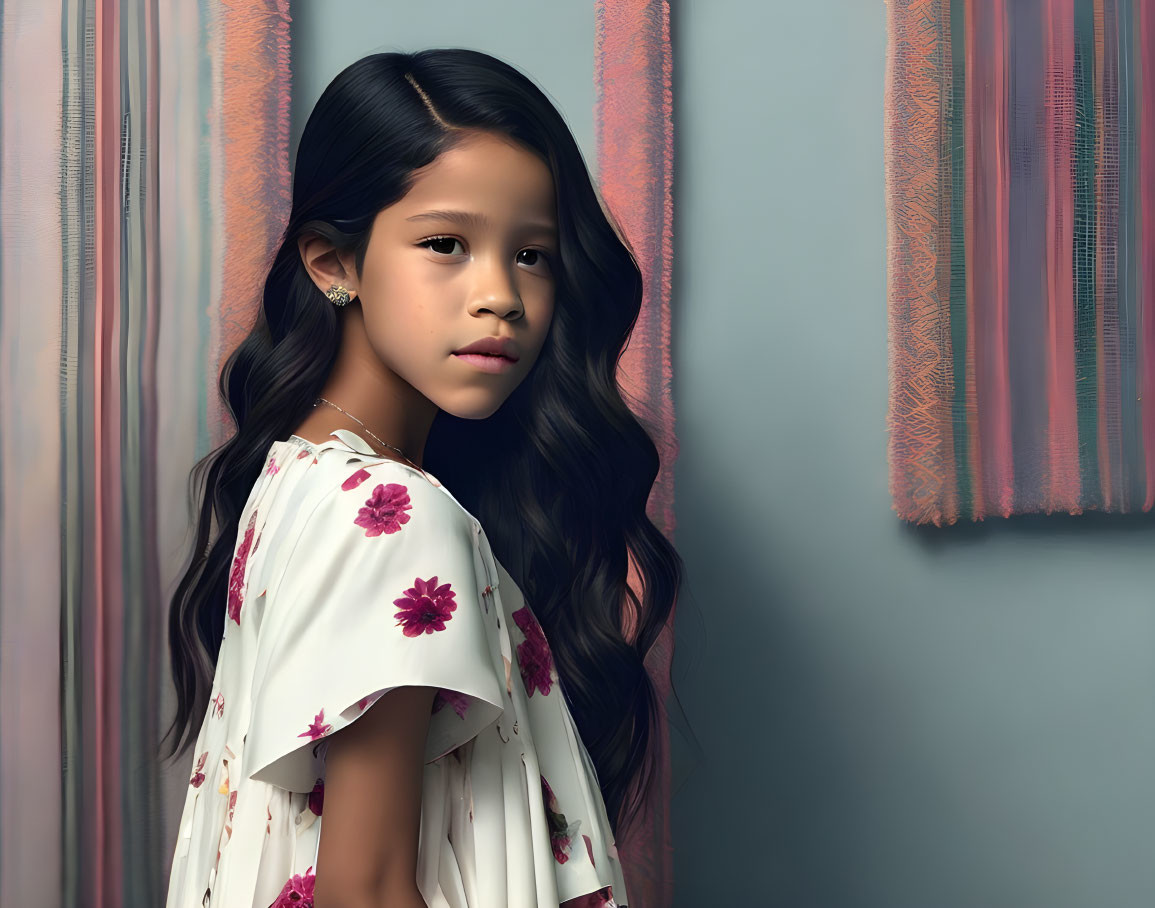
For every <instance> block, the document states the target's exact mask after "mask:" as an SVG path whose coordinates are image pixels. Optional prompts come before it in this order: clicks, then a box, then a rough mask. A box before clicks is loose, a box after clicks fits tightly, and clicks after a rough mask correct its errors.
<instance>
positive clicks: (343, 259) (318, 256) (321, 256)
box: [297, 233, 357, 296]
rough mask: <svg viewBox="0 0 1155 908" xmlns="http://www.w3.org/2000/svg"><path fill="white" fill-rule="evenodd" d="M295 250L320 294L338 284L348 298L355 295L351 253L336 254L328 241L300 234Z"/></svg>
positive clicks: (318, 236)
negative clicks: (344, 290)
mask: <svg viewBox="0 0 1155 908" xmlns="http://www.w3.org/2000/svg"><path fill="white" fill-rule="evenodd" d="M297 249H298V251H299V252H300V254H301V262H302V263H303V264H304V266H305V270H306V271H307V272H308V274H309V277H311V278H312V279H313V283H314V284H316V285H317V286H318V287H319V288H321V292H322V293H327V292H328V290H329V288H330V287H332V286H333V285H334V284H340V285H341V286H342V287H344V288H345V289H346V290H348V291H349V294H350V296H356V295H357V274H356V272H355V271H354V270H353V260H354V256H353V253H352V252H351V251H350V252H347V253H344V254H342V253H340V252H338V251H337V249H336V248H335V247H334V246H333V244H332V243H331V242H329V240H327V239H325V238H324V237H323V236H321V235H320V234H316V233H304V234H302V235H301V237H300V238H299V239H298V240H297Z"/></svg>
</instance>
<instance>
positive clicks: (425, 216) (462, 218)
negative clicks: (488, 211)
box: [405, 208, 557, 236]
mask: <svg viewBox="0 0 1155 908" xmlns="http://www.w3.org/2000/svg"><path fill="white" fill-rule="evenodd" d="M405 220H407V221H425V220H429V221H454V222H456V223H458V224H463V225H465V226H466V227H477V228H481V227H488V226H490V225H491V223H492V222H491V221H490V219H489V216H488V215H485V214H482V213H481V212H476V211H457V210H454V209H447V208H435V209H433V210H431V211H423V212H421V213H420V214H413V215H410V216H409V217H407V218H406V219H405ZM524 226H526V227H532V228H534V229H536V230H540V231H543V232H544V233H548V234H550V235H551V236H552V235H556V234H557V227H556V226H555V225H554V224H553V223H552V222H549V221H525V222H524Z"/></svg>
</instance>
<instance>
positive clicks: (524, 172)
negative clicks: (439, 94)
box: [356, 133, 558, 419]
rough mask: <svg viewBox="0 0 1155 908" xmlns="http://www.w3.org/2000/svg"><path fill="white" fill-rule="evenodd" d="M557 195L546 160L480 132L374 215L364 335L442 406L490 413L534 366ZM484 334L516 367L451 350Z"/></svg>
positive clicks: (551, 275)
mask: <svg viewBox="0 0 1155 908" xmlns="http://www.w3.org/2000/svg"><path fill="white" fill-rule="evenodd" d="M554 199H555V196H554V185H553V177H552V175H551V173H550V170H549V167H548V166H547V165H546V164H545V163H544V162H543V161H542V160H541V159H540V158H538V157H537V156H536V155H534V154H532V153H531V152H529V151H527V150H525V149H524V148H522V147H520V146H518V145H515V144H512V143H511V142H510V141H507V140H506V139H504V138H503V137H501V136H497V135H494V134H491V133H474V134H471V135H469V136H468V137H467V138H466V139H465V140H464V141H463V142H461V143H460V144H459V145H458V146H456V147H455V148H452V149H450V150H449V151H446V152H444V153H443V154H441V155H440V156H439V157H438V158H437V159H436V160H435V161H433V163H431V164H430V165H428V166H427V167H425V168H423V169H422V170H420V171H418V172H417V176H416V179H415V182H414V184H413V187H412V188H411V189H410V190H409V192H408V193H406V195H405V196H404V197H403V198H401V199H400V200H399V201H397V202H396V203H394V204H393V205H390V206H389V207H388V208H385V209H383V210H382V211H381V212H379V213H378V215H377V217H376V219H375V220H374V222H373V229H372V233H371V235H370V241H369V247H368V250H367V252H366V256H365V262H364V266H363V268H362V273H361V276H360V280H359V281H357V287H356V289H357V296H358V297H359V299H360V303H361V308H362V311H363V313H364V323H365V335H366V337H367V340H368V343H369V345H370V346H371V347H372V349H373V351H374V352H375V353H376V355H377V357H378V358H379V359H380V360H381V362H382V364H384V365H385V366H386V368H387V369H388V370H391V371H392V372H393V373H395V375H396V376H397V377H399V378H400V379H402V380H403V381H404V382H406V383H408V384H409V385H410V386H411V387H412V388H414V389H415V390H417V391H418V392H419V393H420V394H421V395H423V396H424V397H425V398H426V399H428V400H429V401H431V402H432V403H433V404H435V405H436V406H437V407H438V408H440V409H442V410H445V411H447V412H449V413H451V414H453V415H454V416H459V417H463V418H467V419H482V418H485V417H487V416H489V415H491V414H492V413H493V412H494V411H496V410H497V409H498V408H499V407H500V406H501V404H502V403H503V402H504V401H505V399H506V398H507V397H509V395H510V394H511V393H512V392H513V390H514V389H515V388H516V387H517V386H518V385H519V384H520V383H521V381H522V380H523V379H524V378H525V376H526V375H527V374H528V373H529V370H530V368H531V367H532V366H533V364H534V363H535V362H536V361H537V357H538V354H539V353H540V351H541V348H542V345H543V344H544V343H545V339H546V335H547V334H548V332H549V326H550V322H551V321H552V319H553V308H554V287H555V272H554V268H555V267H556V262H557V259H558V243H557V219H556V206H555V200H554ZM484 338H501V339H503V340H505V341H508V342H511V344H512V351H511V352H512V353H513V355H514V356H516V361H513V362H510V361H508V360H506V361H504V363H502V361H499V360H496V359H494V358H485V359H478V360H470V359H468V358H466V357H462V356H458V355H456V353H455V351H458V350H461V349H462V348H463V347H466V346H469V345H470V344H472V343H474V342H475V341H478V340H482V339H484ZM493 363H497V364H498V366H499V367H498V368H497V369H496V370H495V369H494V368H493V366H492V365H489V364H493Z"/></svg>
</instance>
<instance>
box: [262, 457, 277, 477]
mask: <svg viewBox="0 0 1155 908" xmlns="http://www.w3.org/2000/svg"><path fill="white" fill-rule="evenodd" d="M279 469H280V467H278V466H277V461H276V458H274V457H269V465H268V466H267V467H265V473H266V475H267V474H271V473H276V472H277V470H279Z"/></svg>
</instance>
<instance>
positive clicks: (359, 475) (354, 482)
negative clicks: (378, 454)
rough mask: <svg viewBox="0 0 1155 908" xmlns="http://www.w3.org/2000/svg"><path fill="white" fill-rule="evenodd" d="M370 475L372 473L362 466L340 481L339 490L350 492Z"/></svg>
mask: <svg viewBox="0 0 1155 908" xmlns="http://www.w3.org/2000/svg"><path fill="white" fill-rule="evenodd" d="M370 475H372V474H370V472H369V471H368V470H366V469H365V468H364V467H362V468H361V469H360V470H358V471H357V472H356V473H354V474H353V475H352V476H350V477H349V478H348V479H346V480H345V481H344V482H343V483H341V491H342V492H351V491H352V490H353V489H355V488H357V486H359V485H361V483H363V482H364V481H365V480H366V479H368V478H369V477H370Z"/></svg>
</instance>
